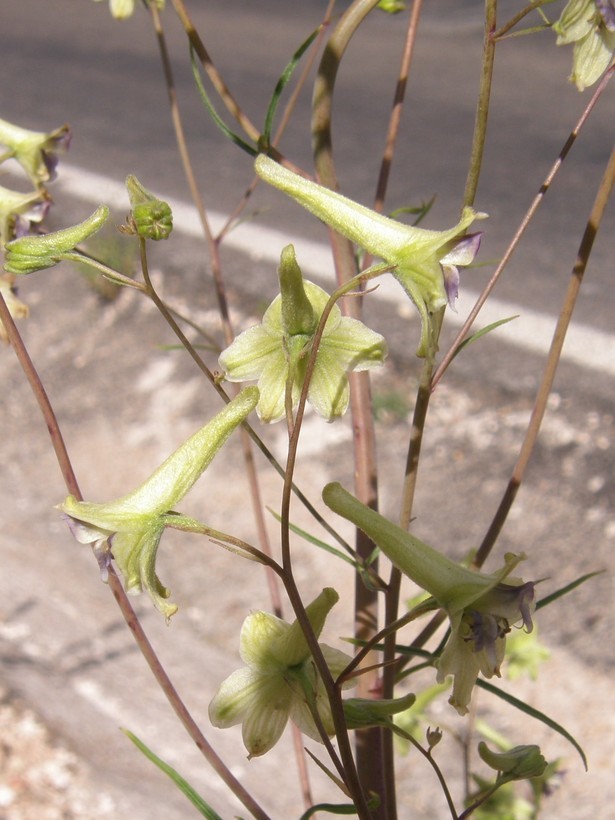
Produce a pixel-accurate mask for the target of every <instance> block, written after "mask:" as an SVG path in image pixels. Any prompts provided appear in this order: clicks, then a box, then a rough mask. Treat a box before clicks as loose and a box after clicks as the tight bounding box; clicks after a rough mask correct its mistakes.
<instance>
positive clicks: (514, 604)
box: [323, 484, 534, 715]
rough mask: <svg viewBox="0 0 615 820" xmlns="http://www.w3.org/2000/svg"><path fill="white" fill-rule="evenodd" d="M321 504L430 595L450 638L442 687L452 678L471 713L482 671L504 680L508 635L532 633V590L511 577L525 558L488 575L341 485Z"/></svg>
mask: <svg viewBox="0 0 615 820" xmlns="http://www.w3.org/2000/svg"><path fill="white" fill-rule="evenodd" d="M323 499H324V501H325V503H326V504H327V506H328V507H330V508H331V509H332V510H333V511H334V512H336V513H338V514H339V515H341V516H343V517H344V518H346V519H348V520H349V521H351V522H352V523H353V524H355V525H356V526H357V527H359V528H360V529H362V530H363V531H364V532H365V533H366V534H367V535H368V536H369V537H370V538H371V539H372V540H373V541H374V543H375V544H376V545H377V546H378V547H379V548H380V549H381V550H382V552H383V553H384V554H385V555H386V556H387V557H388V558H389V559H390V560H391V561H392V562H393V564H395V566H397V567H398V568H399V569H400V570H401V571H402V572H403V573H404V574H405V575H407V576H408V577H409V578H411V579H412V580H413V581H414V582H415V583H416V584H418V586H420V587H421V588H422V589H424V590H426V591H427V592H428V593H429V594H430V595H431V596H432V597H433V599H434V600H435V602H436V603H437V605H438V606H440V607H442V608H443V609H444V610H445V611H446V613H447V615H448V618H449V621H450V629H451V634H450V637H449V639H448V641H447V643H446V646H445V647H444V650H443V652H442V654H441V656H440V657H439V658H438V660H437V662H436V666H437V670H438V674H437V680H438V682H440V683H441V682H443V681H444V680H445V679H446V678H447V676H448V675H453V677H454V682H453V692H452V695H451V698H450V700H449V703H450V704H451V705H452V706H454V707H455V709H456V710H457V711H458V712H459V714H461V715H464V714H466V713H467V711H468V704H469V702H470V698H471V695H472V690H473V688H474V684H475V682H476V678H477V677H478V674H479V672H481V673H482V674H483V675H484V676H485V677H486V678H491V677H493V676H494V675H497V676H499V675H500V665H501V663H502V661H503V659H504V654H505V648H506V635H507V633H508V632H509V631H510V629H511V627H512V626H513V625H514V624H517V623H522V624H523V626H524V627H525V628H526V630H527V631H528V632H531V630H532V628H533V625H532V612H533V609H534V585H533V584H532V583H531V582H528V583H524V582H523V581H522V580H521V579H519V578H514V577H510V573H511V572H512V571H513V570H514V568H515V567H516V566H517V564H518V563H519V562H520V561H521V560H523V558H524V557H525V556H523V555H520V556H515V555H513V554H511V553H507V554H506V556H505V560H504V566H503V567H502V569H500V570H499V571H498V572H495V573H493V574H486V573H483V572H478V571H473V570H471V569H469V568H467V567H463V566H461V565H460V564H457V563H455V562H454V561H452V560H451V559H450V558H447V557H446V556H444V555H442V554H441V553H439V552H438V551H437V550H435V549H433V548H432V547H430V546H428V545H427V544H425V543H423V542H422V541H420V540H419V539H418V538H415V537H414V536H412V535H410V533H408V532H406V531H405V530H403V529H401V528H400V527H397V526H395V524H392V523H391V522H390V521H388V520H387V519H386V518H384V517H383V516H382V515H380V514H379V513H377V512H375V511H374V510H371V509H369V508H368V507H366V506H365V505H364V504H362V503H361V502H360V501H358V500H357V499H356V498H354V496H352V495H351V494H350V493H348V492H347V491H346V490H344V489H343V488H342V487H341V486H340V485H339V484H328V485H327V486H326V487H325V489H324V491H323Z"/></svg>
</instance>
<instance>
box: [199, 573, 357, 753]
mask: <svg viewBox="0 0 615 820" xmlns="http://www.w3.org/2000/svg"><path fill="white" fill-rule="evenodd" d="M338 598H339V596H338V594H337V592H336V591H335V590H334V589H331V588H327V589H323V591H322V592H321V593H320V595H319V596H318V597H317V598H316V599H315V600H314V601H312V603H311V604H309V606H307V607H306V613H307V616H308V619H309V622H310V624H311V626H312V629H313V630H314V634H315V635H316V637H318V636H319V635H320V632H321V631H322V628H323V626H324V623H325V619H326V617H327V615H328V614H329V611H330V610H331V608H332V607H333V606H334V605H335V604H336V603H337V601H338ZM319 646H320V649H321V651H322V653H323V655H324V658H325V661H326V663H327V666H328V667H329V669H330V670H331V674H332V676H333V677H334V678H335V677H337V676H338V675H340V674H341V673H342V672H343V670H344V669H345V668H346V666H348V664H349V663H350V662H351V660H352V658H351V657H350V656H348V655H346V654H345V653H344V652H340V651H339V650H338V649H333V648H332V647H330V646H327V645H326V644H319ZM239 654H240V655H241V659H242V661H243V662H244V663H245V664H246V666H245V667H242V668H241V669H238V670H236V671H235V672H233V673H232V674H231V675H230V676H229V677H228V678H227V679H226V680H225V681H223V682H222V684H221V685H220V688H219V689H218V691H217V693H216V694H215V696H214V698H213V700H212V701H211V703H210V704H209V719H210V720H211V722H212V724H213V725H214V726H216V727H218V728H219V729H226V728H228V727H229V726H236V725H237V724H239V723H241V724H242V736H243V742H244V745H245V747H246V749H247V750H248V757H257V756H258V755H263V754H265V753H266V752H268V751H269V750H270V749H272V748H273V747H274V746H275V744H276V743H277V742H278V740H279V739H280V737H281V736H282V732H283V731H284V728H285V727H286V724H287V722H288V720H289V718H290V720H292V722H293V723H294V724H295V725H296V726H298V727H299V729H300V730H301V731H302V732H303V733H304V734H306V735H307V736H308V737H311V738H312V739H313V740H318V741H320V742H322V739H321V737H320V733H319V731H318V729H317V727H316V724H315V722H314V718H313V717H312V712H311V711H310V708H309V706H308V700H310V701H311V702H312V704H313V706H314V707H315V708H316V709H317V711H318V716H319V718H320V720H321V722H322V725H323V727H324V730H325V731H326V733H327V734H328V735H333V734H334V732H335V728H334V725H333V718H332V715H331V708H330V706H329V700H328V697H327V694H326V691H325V688H324V684H323V682H322V678H321V677H320V675H319V674H318V672H317V671H316V666H315V664H314V661H313V660H312V656H311V654H310V650H309V647H308V644H307V641H306V639H305V636H304V634H303V631H302V629H301V627H300V626H299V623H298V622H297V621H294V622H293V623H292V624H289V623H287V622H286V621H283V620H281V619H280V618H276V617H275V615H270V614H269V613H267V612H261V611H258V612H253V613H252V614H250V615H248V617H247V618H246V619H245V621H244V622H243V626H242V628H241V637H240V645H239Z"/></svg>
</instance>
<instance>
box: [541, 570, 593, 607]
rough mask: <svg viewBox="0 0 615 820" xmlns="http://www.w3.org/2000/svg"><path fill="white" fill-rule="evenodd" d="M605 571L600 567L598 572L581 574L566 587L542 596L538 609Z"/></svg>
mask: <svg viewBox="0 0 615 820" xmlns="http://www.w3.org/2000/svg"><path fill="white" fill-rule="evenodd" d="M603 572H606V570H604V569H599V570H597V571H596V572H588V573H587V575H581V577H580V578H577V579H576V581H571V582H570V583H569V584H567V585H566V586H565V587H562V588H561V589H557V590H556V591H555V592H552V593H551V594H550V595H546V596H545V597H544V598H541V599H540V601H538V602H537V604H536V609H542V607H543V606H548V604H552V603H553V601H556V600H557V599H558V598H561V597H562V596H563V595H566V594H567V593H568V592H572V590H573V589H576V588H577V587H579V586H581V584H584V583H585V581H589V579H590V578H594V577H595V576H596V575H602V573H603Z"/></svg>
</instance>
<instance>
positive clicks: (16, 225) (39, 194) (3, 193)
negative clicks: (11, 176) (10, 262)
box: [0, 185, 50, 246]
mask: <svg viewBox="0 0 615 820" xmlns="http://www.w3.org/2000/svg"><path fill="white" fill-rule="evenodd" d="M49 205H50V201H49V198H48V197H47V195H46V194H45V193H44V192H43V191H32V192H30V193H28V194H22V193H19V192H18V191H10V190H9V189H8V188H3V187H2V186H1V185H0V246H1V245H3V244H4V243H5V242H9V241H10V240H11V239H13V238H14V237H20V236H24V235H25V234H27V233H28V232H29V230H30V228H31V226H32V223H34V222H42V221H43V219H44V218H45V216H46V215H47V211H48V210H49Z"/></svg>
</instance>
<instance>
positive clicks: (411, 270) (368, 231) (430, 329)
mask: <svg viewBox="0 0 615 820" xmlns="http://www.w3.org/2000/svg"><path fill="white" fill-rule="evenodd" d="M254 168H255V170H256V173H257V174H258V175H259V176H260V177H261V179H263V180H265V182H268V183H269V184H270V185H273V186H274V187H275V188H278V189H279V190H281V191H283V192H284V193H285V194H288V196H290V197H292V198H293V199H295V200H296V201H297V202H298V203H299V204H300V205H303V207H304V208H306V209H307V210H308V211H310V212H311V213H313V214H314V215H315V216H317V217H318V218H319V219H321V220H322V221H323V222H325V223H326V224H327V225H329V226H330V227H331V228H333V229H334V230H336V231H337V232H338V233H340V234H342V235H343V236H345V237H347V238H348V239H350V240H352V241H353V242H355V243H356V244H357V245H359V246H360V247H361V248H364V249H365V250H366V251H369V253H371V254H373V255H374V256H378V257H380V258H381V259H384V260H385V262H387V263H388V264H390V265H391V266H392V267H393V270H392V273H393V275H394V276H395V278H396V279H397V280H398V281H399V283H400V284H401V285H402V287H403V288H404V290H405V291H406V293H407V294H408V295H409V296H410V298H411V299H412V301H413V302H414V304H415V305H416V307H417V309H418V311H419V313H420V316H421V322H422V327H421V341H420V344H419V347H418V350H417V354H418V355H419V356H428V355H431V354H433V353H434V352H435V349H436V334H435V328H434V326H433V316H434V314H435V313H436V312H437V311H439V310H440V309H441V308H443V307H444V306H445V305H446V304H447V303H448V302H449V301H450V302H451V303H453V302H454V298H455V297H456V292H457V286H458V281H459V280H458V271H457V265H467V264H469V263H470V262H471V261H472V259H473V258H474V255H475V254H476V252H477V251H478V246H479V244H480V235H479V234H477V235H475V236H473V237H468V236H466V237H463V233H464V232H465V230H466V229H467V228H468V227H469V226H470V225H471V224H472V222H474V220H475V219H482V218H484V216H485V214H481V213H477V212H476V211H474V210H473V209H472V208H464V209H463V213H462V215H461V219H460V220H459V222H458V223H457V224H456V225H455V226H454V227H453V228H450V229H449V230H447V231H431V230H425V229H423V228H413V227H411V226H409V225H404V224H403V223H402V222H397V221H396V220H394V219H390V218H388V217H386V216H383V215H382V214H379V213H377V212H376V211H372V210H370V209H369V208H366V207H365V206H363V205H359V204H358V203H357V202H353V201H352V200H351V199H348V198H347V197H345V196H342V195H341V194H338V193H336V192H335V191H331V190H329V188H325V187H323V186H322V185H318V184H317V183H315V182H312V181H311V180H308V179H305V178H304V177H302V176H299V175H298V174H295V173H293V172H292V171H289V170H288V169H287V168H284V167H283V166H282V165H280V164H279V163H277V162H274V160H272V159H270V158H269V157H267V156H265V155H264V154H260V155H259V156H258V157H257V158H256V161H255V164H254ZM460 243H463V244H462V246H461V248H459V250H458V252H457V253H455V251H456V250H457V249H458V246H459V245H460Z"/></svg>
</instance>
